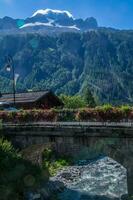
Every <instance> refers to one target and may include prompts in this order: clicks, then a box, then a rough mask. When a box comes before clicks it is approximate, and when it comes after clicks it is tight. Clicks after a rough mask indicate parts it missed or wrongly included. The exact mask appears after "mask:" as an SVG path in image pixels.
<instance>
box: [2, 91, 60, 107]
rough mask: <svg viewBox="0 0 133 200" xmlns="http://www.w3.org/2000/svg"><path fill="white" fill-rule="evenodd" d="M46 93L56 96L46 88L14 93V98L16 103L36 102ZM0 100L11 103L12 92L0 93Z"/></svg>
mask: <svg viewBox="0 0 133 200" xmlns="http://www.w3.org/2000/svg"><path fill="white" fill-rule="evenodd" d="M48 94H52V95H53V96H55V98H57V97H56V95H54V94H53V93H52V92H51V91H49V90H46V91H37V92H24V93H16V94H15V99H16V103H28V102H36V101H38V100H39V99H41V98H42V97H45V96H46V95H48ZM0 102H3V103H5V102H6V103H9V104H12V103H13V94H2V96H1V97H0Z"/></svg>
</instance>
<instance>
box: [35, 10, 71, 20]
mask: <svg viewBox="0 0 133 200" xmlns="http://www.w3.org/2000/svg"><path fill="white" fill-rule="evenodd" d="M49 13H53V14H66V15H67V16H68V17H69V18H73V19H74V17H73V15H72V14H71V13H70V12H68V11H66V10H52V9H45V10H37V11H36V12H35V13H34V14H33V15H32V16H31V17H35V16H36V15H38V14H40V15H48V14H49Z"/></svg>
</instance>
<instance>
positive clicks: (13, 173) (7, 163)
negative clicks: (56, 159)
mask: <svg viewBox="0 0 133 200" xmlns="http://www.w3.org/2000/svg"><path fill="white" fill-rule="evenodd" d="M42 177H43V172H42V170H41V169H40V168H39V167H38V166H35V165H33V164H32V163H31V162H29V161H26V160H24V159H23V158H22V156H21V155H20V154H19V153H18V152H17V151H16V150H15V149H14V148H13V146H12V145H11V143H10V142H8V141H7V140H5V139H3V138H0V198H1V200H8V199H16V200H20V199H24V193H25V191H26V190H28V189H29V188H32V189H34V188H35V187H36V186H37V185H38V184H39V183H40V182H41V180H42Z"/></svg>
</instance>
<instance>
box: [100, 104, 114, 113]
mask: <svg viewBox="0 0 133 200" xmlns="http://www.w3.org/2000/svg"><path fill="white" fill-rule="evenodd" d="M96 109H97V110H99V111H103V112H108V111H111V110H112V109H113V106H112V105H110V104H104V105H103V106H99V107H96Z"/></svg>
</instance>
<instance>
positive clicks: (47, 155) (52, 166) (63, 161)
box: [43, 148, 72, 176]
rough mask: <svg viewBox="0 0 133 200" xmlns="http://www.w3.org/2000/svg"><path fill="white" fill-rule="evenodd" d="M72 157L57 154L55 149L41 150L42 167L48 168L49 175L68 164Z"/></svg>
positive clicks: (54, 173)
mask: <svg viewBox="0 0 133 200" xmlns="http://www.w3.org/2000/svg"><path fill="white" fill-rule="evenodd" d="M71 163H72V159H71V158H70V157H69V158H68V157H64V156H59V155H58V154H57V153H56V152H55V151H53V150H52V149H50V148H47V149H45V150H44V152H43V169H47V168H48V170H49V174H50V176H54V175H56V173H57V172H58V170H60V169H62V168H63V167H65V166H69V165H70V164H71Z"/></svg>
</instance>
